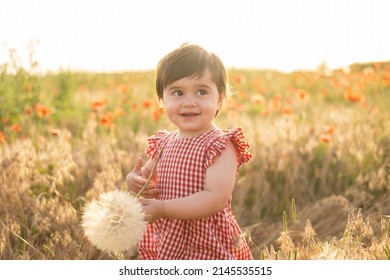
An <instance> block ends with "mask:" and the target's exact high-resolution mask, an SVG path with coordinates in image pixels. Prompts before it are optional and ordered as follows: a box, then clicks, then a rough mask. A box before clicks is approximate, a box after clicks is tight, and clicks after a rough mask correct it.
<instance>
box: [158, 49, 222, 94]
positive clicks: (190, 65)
mask: <svg viewBox="0 0 390 280" xmlns="http://www.w3.org/2000/svg"><path fill="white" fill-rule="evenodd" d="M206 69H209V70H210V72H211V75H212V78H213V81H214V82H215V84H216V85H217V88H218V92H219V94H224V97H226V91H227V72H226V69H225V66H224V65H223V63H222V61H221V59H220V58H219V57H218V56H217V55H215V54H213V53H211V52H208V51H207V50H205V49H204V48H202V47H200V46H198V45H193V44H188V43H185V44H183V45H181V46H180V47H179V48H177V49H175V50H173V51H172V52H170V53H169V54H167V55H166V56H164V57H163V58H161V60H160V62H159V64H158V66H157V71H156V92H157V96H158V99H159V100H160V101H161V100H162V99H163V93H164V89H165V88H166V87H167V86H168V85H169V84H171V83H173V82H174V81H177V80H180V79H182V78H185V77H200V76H201V75H202V74H203V72H204V71H205V70H206Z"/></svg>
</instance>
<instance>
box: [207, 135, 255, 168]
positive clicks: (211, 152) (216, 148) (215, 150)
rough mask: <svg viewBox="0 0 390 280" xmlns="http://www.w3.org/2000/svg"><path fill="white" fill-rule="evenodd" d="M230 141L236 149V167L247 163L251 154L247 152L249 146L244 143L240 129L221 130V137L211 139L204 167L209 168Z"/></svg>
mask: <svg viewBox="0 0 390 280" xmlns="http://www.w3.org/2000/svg"><path fill="white" fill-rule="evenodd" d="M228 140H230V141H231V142H232V143H233V145H234V147H235V148H236V154H237V161H238V167H239V166H241V165H242V164H244V163H246V162H248V161H249V160H250V159H251V158H252V154H251V153H250V152H249V151H248V149H249V144H248V143H247V142H246V141H245V137H244V134H243V132H242V129H241V128H237V129H235V130H223V133H222V134H221V135H218V136H217V137H216V138H215V139H212V140H211V142H210V145H209V147H208V149H207V152H206V161H205V167H206V168H207V167H209V166H210V165H211V164H212V163H213V162H214V160H215V158H216V157H217V156H220V155H221V153H222V151H223V150H224V149H225V147H226V142H227V141H228Z"/></svg>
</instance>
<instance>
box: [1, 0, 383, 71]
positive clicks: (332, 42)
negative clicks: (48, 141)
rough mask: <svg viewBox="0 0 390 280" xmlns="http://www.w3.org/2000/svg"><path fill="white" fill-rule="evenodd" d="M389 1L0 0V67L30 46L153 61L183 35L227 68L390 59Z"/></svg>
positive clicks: (100, 67)
mask: <svg viewBox="0 0 390 280" xmlns="http://www.w3.org/2000/svg"><path fill="white" fill-rule="evenodd" d="M389 30H390V1H389V0H349V1H347V0H257V1H256V0H192V1H185V0H181V1H180V0H90V1H89V0H0V65H1V64H3V63H4V62H6V61H8V51H7V48H8V47H10V48H15V49H16V50H17V52H18V53H19V55H20V56H21V57H22V60H23V61H24V62H27V58H26V56H27V45H28V43H29V42H30V41H31V39H34V40H39V43H38V44H37V45H36V47H35V49H36V56H35V57H36V60H37V61H38V62H39V65H40V69H41V70H43V71H46V70H59V69H70V70H94V71H112V70H119V71H120V70H132V69H135V70H138V69H154V68H155V66H156V64H157V62H158V60H159V59H160V58H161V57H162V56H163V55H165V54H166V53H168V52H169V51H171V50H173V49H174V48H176V47H178V46H180V45H181V44H182V43H183V42H186V41H189V42H192V43H197V44H200V45H202V46H204V47H206V48H207V49H209V50H211V51H213V52H215V53H216V54H218V55H219V56H220V57H221V59H222V60H223V61H224V62H225V65H226V66H228V67H255V68H273V69H278V70H282V71H292V70H296V69H315V68H316V67H317V66H318V65H319V64H320V63H322V62H327V65H328V66H329V67H330V68H336V67H344V66H348V65H349V64H351V63H354V62H367V61H384V60H390V36H389V34H390V31H389Z"/></svg>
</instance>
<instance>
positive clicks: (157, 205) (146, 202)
mask: <svg viewBox="0 0 390 280" xmlns="http://www.w3.org/2000/svg"><path fill="white" fill-rule="evenodd" d="M139 202H140V203H141V205H142V208H143V209H144V214H145V221H147V222H149V223H154V222H155V221H157V220H158V219H160V218H162V217H163V215H164V201H163V200H156V199H144V198H140V199H139Z"/></svg>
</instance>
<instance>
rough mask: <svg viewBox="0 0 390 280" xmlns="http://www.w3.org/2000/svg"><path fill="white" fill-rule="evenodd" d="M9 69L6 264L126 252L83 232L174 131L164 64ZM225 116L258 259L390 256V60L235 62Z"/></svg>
mask: <svg viewBox="0 0 390 280" xmlns="http://www.w3.org/2000/svg"><path fill="white" fill-rule="evenodd" d="M38 70H39V64H38V63H37V62H35V61H33V58H31V61H29V65H28V66H22V64H21V63H20V62H19V61H18V60H17V59H16V56H15V53H13V52H12V51H10V60H9V61H8V62H5V63H3V64H1V65H0V168H1V169H0V259H65V260H67V259H117V258H126V259H131V258H136V257H137V256H136V255H126V254H122V255H111V254H108V253H105V252H102V251H100V250H98V249H97V248H95V247H94V246H93V245H92V244H91V243H90V242H89V241H88V240H87V239H86V238H85V237H84V233H83V230H82V227H81V215H82V211H83V210H84V208H85V205H86V204H87V202H88V201H90V200H92V199H95V198H97V197H98V196H99V195H100V194H102V193H104V192H107V191H112V190H115V189H121V190H126V185H125V180H124V178H125V176H126V174H127V173H128V172H129V171H130V170H131V169H132V168H133V164H134V162H135V159H136V158H137V157H139V156H141V157H143V158H144V159H146V157H145V155H144V153H143V149H144V146H145V143H146V138H147V137H148V136H149V135H151V134H153V133H154V132H155V131H156V130H158V129H175V128H174V127H172V126H171V125H170V124H169V123H168V121H167V119H166V118H165V116H164V112H162V110H161V109H160V107H159V104H158V102H157V101H156V98H155V94H154V72H153V71H145V72H131V71H130V72H124V73H85V72H72V71H66V70H62V71H59V72H58V73H45V74H40V73H39V71H38ZM229 81H230V84H231V86H232V93H231V95H230V96H229V97H228V99H227V100H226V101H225V103H224V105H223V107H222V110H221V112H220V114H219V115H218V117H217V118H216V124H217V125H218V126H219V127H220V128H226V129H233V128H236V127H241V128H242V129H243V131H244V134H245V136H246V138H247V140H248V142H249V144H250V145H251V152H252V153H253V159H252V160H251V161H250V162H249V163H248V164H246V165H244V166H242V168H241V170H240V174H239V177H238V180H237V184H236V188H235V190H234V194H233V209H234V211H235V213H236V215H237V219H238V222H239V224H240V225H241V227H242V228H243V230H244V232H245V235H246V237H247V238H248V241H249V244H250V246H251V249H252V253H253V256H254V257H255V258H257V259H364V260H365V259H390V203H389V201H390V110H389V109H388V108H390V62H376V63H367V64H354V65H350V66H349V68H348V69H338V70H329V69H327V67H326V66H325V65H323V66H322V67H319V68H318V69H317V70H316V71H306V72H303V71H296V72H291V73H281V72H277V71H271V70H257V69H229Z"/></svg>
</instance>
